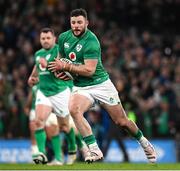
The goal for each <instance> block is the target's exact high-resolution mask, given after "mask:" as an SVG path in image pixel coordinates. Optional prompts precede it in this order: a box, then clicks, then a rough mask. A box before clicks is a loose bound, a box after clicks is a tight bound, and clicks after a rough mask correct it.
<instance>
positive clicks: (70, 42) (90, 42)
mask: <svg viewBox="0 0 180 171" xmlns="http://www.w3.org/2000/svg"><path fill="white" fill-rule="evenodd" d="M58 44H59V52H60V54H61V55H62V57H64V58H67V59H69V60H71V61H72V62H73V64H77V65H78V64H84V60H85V59H97V60H98V63H97V67H96V71H95V73H94V74H93V75H92V76H91V77H85V76H80V75H79V76H77V75H75V74H74V75H73V77H74V85H75V86H78V87H85V86H91V85H96V84H100V83H102V82H104V81H106V80H107V79H108V78H109V75H108V73H107V72H106V71H105V69H104V67H103V65H102V61H101V47H100V43H99V41H98V39H97V37H96V36H95V34H94V33H92V32H91V31H90V30H89V29H87V30H86V32H85V33H84V34H83V35H82V36H80V37H76V36H74V35H73V33H72V31H71V30H68V31H66V32H64V33H62V34H60V36H59V39H58Z"/></svg>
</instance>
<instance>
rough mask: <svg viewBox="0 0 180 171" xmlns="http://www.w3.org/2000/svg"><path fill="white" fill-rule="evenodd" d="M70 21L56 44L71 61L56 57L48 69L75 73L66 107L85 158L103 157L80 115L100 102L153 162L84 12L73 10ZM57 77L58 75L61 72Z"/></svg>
mask: <svg viewBox="0 0 180 171" xmlns="http://www.w3.org/2000/svg"><path fill="white" fill-rule="evenodd" d="M70 24H71V29H70V30H68V31H66V32H64V33H62V34H60V36H59V40H58V44H59V51H60V54H61V55H62V57H64V58H67V59H69V60H71V61H72V62H73V64H69V63H65V62H63V61H60V60H58V59H56V60H55V61H53V62H50V64H49V66H48V68H49V70H51V71H52V72H57V71H68V72H70V73H73V74H74V88H73V93H72V96H71V98H70V105H69V110H70V113H71V116H72V117H73V120H74V122H75V125H76V127H77V128H78V130H79V132H80V133H81V135H82V136H83V139H84V141H85V142H86V144H87V145H88V147H89V150H90V152H91V156H87V157H86V159H85V161H87V162H93V161H97V160H100V159H103V154H102V152H101V150H100V149H99V147H98V145H97V142H96V139H95V137H94V135H93V133H92V129H91V127H90V125H89V123H88V122H87V120H86V119H85V118H84V116H83V114H84V112H86V111H87V110H88V109H89V108H90V107H91V106H92V105H93V104H94V103H95V102H99V103H100V104H101V105H102V106H103V107H104V108H105V109H106V110H107V112H108V113H109V115H110V116H111V118H112V119H113V121H114V122H115V123H116V124H117V125H118V126H120V127H122V128H124V129H125V130H127V131H128V132H129V133H130V134H131V135H132V136H133V137H134V138H135V139H136V140H137V141H138V142H139V143H140V145H141V146H142V148H143V149H144V152H145V154H146V156H147V158H148V160H149V162H156V152H155V150H154V148H153V146H152V145H151V143H150V142H149V141H148V140H147V139H146V138H145V137H144V136H143V133H142V132H141V130H139V128H138V127H137V125H136V124H135V123H134V122H133V121H131V120H129V119H128V117H127V116H126V113H125V111H124V109H123V107H122V104H121V102H120V99H119V96H118V92H117V90H116V88H115V86H114V85H113V83H112V82H111V80H110V79H109V75H108V73H107V72H106V71H105V69H104V67H103V65H102V61H101V47H100V43H99V41H98V39H97V37H96V36H95V34H94V33H92V32H91V31H90V30H89V29H88V28H87V26H88V20H87V13H86V11H85V10H84V9H75V10H73V11H72V12H71V15H70ZM57 77H59V78H61V76H60V75H57ZM62 79H63V78H62Z"/></svg>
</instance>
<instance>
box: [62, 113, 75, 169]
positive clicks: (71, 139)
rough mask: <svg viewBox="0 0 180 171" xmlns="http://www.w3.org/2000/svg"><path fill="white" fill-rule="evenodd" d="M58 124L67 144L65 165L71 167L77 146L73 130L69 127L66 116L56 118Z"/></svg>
mask: <svg viewBox="0 0 180 171" xmlns="http://www.w3.org/2000/svg"><path fill="white" fill-rule="evenodd" d="M58 123H59V127H60V131H61V132H64V133H65V137H66V141H67V144H68V157H67V161H66V164H68V165H71V164H73V163H74V162H75V160H76V152H77V146H76V139H75V132H74V129H73V128H72V127H70V125H69V115H67V116H66V117H58Z"/></svg>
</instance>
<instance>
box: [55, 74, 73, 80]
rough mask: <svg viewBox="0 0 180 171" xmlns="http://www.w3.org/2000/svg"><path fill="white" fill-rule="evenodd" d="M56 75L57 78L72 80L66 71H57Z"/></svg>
mask: <svg viewBox="0 0 180 171" xmlns="http://www.w3.org/2000/svg"><path fill="white" fill-rule="evenodd" d="M54 75H55V77H56V78H59V79H61V80H65V81H67V80H71V78H69V77H68V76H67V75H66V73H65V72H55V73H54Z"/></svg>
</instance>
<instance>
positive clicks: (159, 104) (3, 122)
mask: <svg viewBox="0 0 180 171" xmlns="http://www.w3.org/2000/svg"><path fill="white" fill-rule="evenodd" d="M179 5H180V1H179V0H151V1H145V0H144V1H143V0H121V1H119V0H104V1H101V0H88V1H84V0H73V1H71V0H38V1H36V0H28V1H27V0H19V1H17V2H16V1H13V0H2V1H0V6H1V11H0V137H1V138H24V137H29V130H28V117H27V116H26V115H25V113H24V110H23V106H24V103H25V102H26V99H27V94H28V91H29V87H28V85H27V79H28V77H29V75H30V72H31V70H32V67H33V65H34V58H33V55H34V52H35V51H36V50H38V49H39V48H40V44H39V31H40V29H41V28H42V27H47V26H48V27H52V28H53V29H54V30H55V33H56V35H57V36H58V34H60V33H61V32H63V31H65V30H67V29H69V27H70V26H69V13H70V11H71V10H72V9H74V8H79V7H82V8H85V9H86V10H87V12H88V16H89V20H90V25H89V28H90V29H92V31H93V32H95V34H96V35H97V37H98V39H99V40H100V43H101V46H102V60H103V64H104V66H105V68H106V69H107V70H108V72H109V74H110V78H111V79H112V81H113V82H114V83H115V85H116V87H117V90H118V92H119V96H120V98H121V102H122V104H123V106H124V108H125V110H126V112H127V115H128V117H129V118H130V119H133V120H134V121H135V122H136V123H137V124H138V126H139V127H140V128H141V129H142V130H143V132H144V134H145V135H146V136H147V137H149V138H164V137H176V138H179V139H180V126H179V125H180V124H179V123H180V35H179V30H180V24H179V22H178V18H179V17H180V14H179V12H178V9H179V8H178V7H179ZM86 116H87V118H88V120H89V121H90V123H91V124H92V125H93V131H94V132H95V135H96V136H97V137H98V141H99V142H100V143H102V142H103V138H104V137H105V136H104V135H105V134H106V133H105V132H107V130H108V129H109V127H110V126H111V120H110V118H108V115H107V113H106V111H104V110H103V109H101V108H100V107H99V106H96V108H94V109H92V110H91V111H90V112H88V113H87V114H86ZM117 131H118V130H117ZM122 136H125V134H124V133H122Z"/></svg>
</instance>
